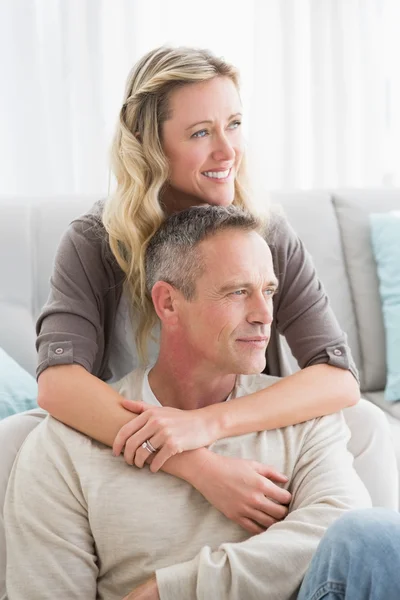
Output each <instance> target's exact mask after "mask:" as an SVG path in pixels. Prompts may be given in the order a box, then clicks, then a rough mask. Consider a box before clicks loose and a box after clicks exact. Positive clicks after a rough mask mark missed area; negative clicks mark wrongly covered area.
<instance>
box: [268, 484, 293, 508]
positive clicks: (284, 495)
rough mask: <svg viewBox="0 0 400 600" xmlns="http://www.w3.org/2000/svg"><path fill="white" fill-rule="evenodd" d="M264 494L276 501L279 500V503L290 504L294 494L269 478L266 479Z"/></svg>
mask: <svg viewBox="0 0 400 600" xmlns="http://www.w3.org/2000/svg"><path fill="white" fill-rule="evenodd" d="M263 494H264V496H266V497H267V498H271V500H274V502H279V504H289V502H290V501H291V499H292V495H291V494H290V492H288V491H287V490H284V489H282V488H281V487H279V486H278V485H275V483H272V481H269V480H268V479H265V480H264V490H263Z"/></svg>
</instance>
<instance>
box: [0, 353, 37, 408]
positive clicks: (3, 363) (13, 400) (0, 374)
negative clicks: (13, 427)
mask: <svg viewBox="0 0 400 600" xmlns="http://www.w3.org/2000/svg"><path fill="white" fill-rule="evenodd" d="M36 399H37V384H36V380H35V378H34V377H32V375H30V374H29V373H27V372H26V371H25V370H24V369H23V368H22V367H20V365H19V364H18V363H17V362H16V361H15V360H14V359H12V358H11V356H9V355H8V354H7V353H6V352H5V351H4V350H3V349H2V348H0V419H5V417H9V416H10V415H14V414H16V413H20V412H23V411H24V410H30V409H31V408H36V407H37V401H36Z"/></svg>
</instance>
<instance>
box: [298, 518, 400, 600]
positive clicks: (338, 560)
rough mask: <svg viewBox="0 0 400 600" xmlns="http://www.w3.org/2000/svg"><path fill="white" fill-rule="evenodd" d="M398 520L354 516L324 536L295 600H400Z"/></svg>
mask: <svg viewBox="0 0 400 600" xmlns="http://www.w3.org/2000/svg"><path fill="white" fill-rule="evenodd" d="M399 599H400V514H399V513H397V512H395V511H391V510H386V509H381V508H372V509H364V510H354V511H350V512H348V513H347V514H345V515H344V516H342V517H341V518H339V519H338V520H337V521H336V522H335V523H334V524H333V525H331V527H329V529H328V530H327V532H326V534H325V535H324V537H323V539H322V540H321V542H320V544H319V546H318V548H317V551H316V553H315V555H314V557H313V560H312V561H311V565H310V567H309V569H308V571H307V573H306V576H305V578H304V581H303V584H302V586H301V588H300V592H299V595H298V598H297V600H399Z"/></svg>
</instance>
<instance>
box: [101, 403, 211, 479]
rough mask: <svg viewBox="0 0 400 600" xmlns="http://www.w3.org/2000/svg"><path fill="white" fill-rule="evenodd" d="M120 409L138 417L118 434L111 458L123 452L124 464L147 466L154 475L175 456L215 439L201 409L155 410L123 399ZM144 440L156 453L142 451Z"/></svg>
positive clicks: (150, 406) (208, 421) (207, 415)
mask: <svg viewBox="0 0 400 600" xmlns="http://www.w3.org/2000/svg"><path fill="white" fill-rule="evenodd" d="M122 406H123V407H124V408H126V409H128V410H130V411H131V412H134V413H136V414H137V415H138V416H137V417H136V418H135V419H132V421H129V423H127V424H126V425H124V426H123V427H122V428H121V429H120V430H119V432H118V434H117V436H116V438H115V440H114V444H113V454H114V455H115V456H119V455H120V454H121V452H122V451H123V453H124V458H125V461H126V462H127V463H128V464H130V465H133V464H135V465H136V466H137V467H139V468H141V467H143V465H144V464H145V463H146V462H148V463H150V469H151V471H152V472H153V473H155V472H157V471H158V470H159V469H161V467H162V466H163V465H164V463H165V462H166V461H167V460H168V459H169V458H171V457H172V456H174V455H175V454H179V453H181V452H184V451H185V450H196V449H197V448H202V447H204V446H208V445H209V444H211V443H212V442H214V441H215V440H216V439H217V435H216V431H215V430H216V424H215V423H213V420H212V419H210V418H209V414H208V413H207V411H205V410H204V409H196V410H180V409H178V408H170V407H167V406H162V407H158V406H152V405H150V404H145V403H144V402H136V401H134V400H127V399H125V398H124V399H123V401H122ZM147 440H148V441H149V442H150V443H151V445H152V446H153V448H155V449H156V452H155V453H153V454H150V453H149V451H148V450H146V449H145V448H142V444H143V443H144V442H146V441H147Z"/></svg>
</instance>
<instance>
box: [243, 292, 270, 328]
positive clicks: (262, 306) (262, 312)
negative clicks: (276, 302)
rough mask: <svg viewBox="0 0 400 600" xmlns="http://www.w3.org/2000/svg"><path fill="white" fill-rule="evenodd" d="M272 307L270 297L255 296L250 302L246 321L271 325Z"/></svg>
mask: <svg viewBox="0 0 400 600" xmlns="http://www.w3.org/2000/svg"><path fill="white" fill-rule="evenodd" d="M273 314H274V313H273V305H272V300H271V298H270V297H266V296H265V295H264V294H257V295H256V296H255V297H254V298H253V301H252V304H251V307H250V311H249V315H248V321H249V322H250V323H259V324H261V325H271V323H272V320H273Z"/></svg>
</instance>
